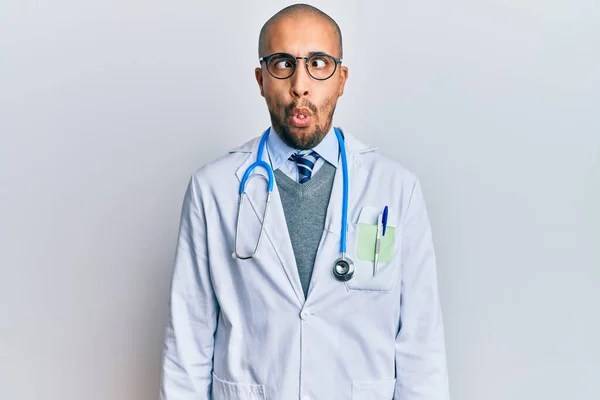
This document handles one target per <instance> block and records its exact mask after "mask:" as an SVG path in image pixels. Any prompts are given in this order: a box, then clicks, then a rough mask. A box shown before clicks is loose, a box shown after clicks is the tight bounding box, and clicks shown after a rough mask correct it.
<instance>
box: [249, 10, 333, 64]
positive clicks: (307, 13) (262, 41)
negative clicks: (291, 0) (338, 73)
mask: <svg viewBox="0 0 600 400" xmlns="http://www.w3.org/2000/svg"><path fill="white" fill-rule="evenodd" d="M302 17H310V18H317V19H321V20H323V21H325V22H327V23H328V24H329V25H330V26H331V29H332V30H333V33H334V35H335V36H336V38H337V42H338V45H339V54H337V55H336V56H337V57H339V58H343V53H342V33H341V31H340V27H339V26H338V24H337V22H335V21H334V20H333V18H331V17H330V16H329V15H327V14H325V13H324V12H323V11H321V10H319V9H318V8H316V7H313V6H311V5H308V4H293V5H291V6H288V7H286V8H284V9H282V10H281V11H279V12H278V13H277V14H275V15H273V16H272V17H271V18H269V20H268V21H267V22H265V24H264V25H263V27H262V29H261V30H260V35H259V37H258V56H259V57H263V56H266V55H268V54H267V52H268V51H269V37H268V36H269V30H270V28H271V27H272V26H273V25H275V24H276V23H277V22H280V21H282V20H284V19H286V18H302Z"/></svg>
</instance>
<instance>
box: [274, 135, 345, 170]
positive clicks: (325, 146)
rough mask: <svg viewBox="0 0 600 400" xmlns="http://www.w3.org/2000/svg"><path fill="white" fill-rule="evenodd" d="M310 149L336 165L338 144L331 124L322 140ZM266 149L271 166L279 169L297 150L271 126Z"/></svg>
mask: <svg viewBox="0 0 600 400" xmlns="http://www.w3.org/2000/svg"><path fill="white" fill-rule="evenodd" d="M311 150H313V151H316V152H317V153H318V154H319V156H320V157H322V158H323V159H324V160H325V161H327V162H328V163H330V164H331V165H333V166H334V167H336V166H337V165H338V156H339V145H338V140H337V137H336V135H335V132H334V131H333V125H332V126H331V129H329V132H327V134H326V135H325V137H324V138H323V140H321V142H320V143H319V144H318V145H316V146H315V147H314V148H312V149H311ZM267 151H268V153H269V157H270V159H271V168H273V170H276V169H279V168H280V167H281V166H282V165H283V164H284V163H285V162H286V161H287V160H288V159H289V158H290V156H291V155H292V154H295V153H297V152H298V149H294V148H293V147H290V146H288V145H287V144H286V143H285V142H284V141H283V139H281V137H280V136H279V134H278V133H277V131H275V129H274V128H273V127H271V132H270V134H269V139H268V140H267Z"/></svg>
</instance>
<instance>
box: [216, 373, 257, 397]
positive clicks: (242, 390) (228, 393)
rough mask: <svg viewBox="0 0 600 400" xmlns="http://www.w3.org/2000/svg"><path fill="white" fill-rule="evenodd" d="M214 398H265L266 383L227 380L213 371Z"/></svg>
mask: <svg viewBox="0 0 600 400" xmlns="http://www.w3.org/2000/svg"><path fill="white" fill-rule="evenodd" d="M212 398H213V400H264V399H266V397H265V387H264V385H255V384H243V383H233V382H226V381H223V380H221V379H219V377H217V376H216V375H215V374H214V373H213V382H212Z"/></svg>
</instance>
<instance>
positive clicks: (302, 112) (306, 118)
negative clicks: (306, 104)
mask: <svg viewBox="0 0 600 400" xmlns="http://www.w3.org/2000/svg"><path fill="white" fill-rule="evenodd" d="M311 120H312V112H311V111H310V110H309V109H308V108H294V110H292V114H291V115H290V123H291V124H292V125H293V126H295V127H297V128H305V127H307V126H309V125H310V121H311Z"/></svg>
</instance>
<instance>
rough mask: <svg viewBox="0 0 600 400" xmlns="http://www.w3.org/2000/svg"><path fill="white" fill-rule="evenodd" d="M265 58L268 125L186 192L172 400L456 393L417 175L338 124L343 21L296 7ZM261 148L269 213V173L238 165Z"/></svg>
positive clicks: (422, 399)
mask: <svg viewBox="0 0 600 400" xmlns="http://www.w3.org/2000/svg"><path fill="white" fill-rule="evenodd" d="M259 58H260V66H259V67H258V68H257V69H256V71H255V74H256V80H257V82H258V86H259V88H260V93H261V95H262V96H264V98H265V100H266V103H267V106H268V110H269V113H270V115H271V123H272V124H271V127H270V129H269V130H267V131H266V132H265V134H264V135H261V136H260V137H256V138H254V139H252V140H250V141H249V142H247V143H246V144H244V145H242V146H240V147H238V148H236V149H234V150H232V151H231V152H230V153H229V154H227V155H224V156H223V157H221V158H219V159H218V160H215V161H213V162H211V163H209V164H207V165H205V166H204V167H202V168H200V169H199V170H197V171H196V172H195V173H194V174H193V176H192V178H191V181H190V183H189V186H188V189H187V192H186V195H185V199H184V203H183V209H182V217H181V225H180V232H179V240H178V245H177V252H176V257H175V266H174V272H173V280H172V288H171V291H172V292H171V301H170V316H169V321H168V325H167V330H166V339H165V340H166V343H165V349H164V361H163V374H162V385H161V395H162V399H164V400H183V399H214V400H221V399H226V400H233V399H240V400H241V399H244V400H255V399H276V400H288V399H303V400H309V399H317V400H335V399H347V400H350V399H353V400H360V399H365V400H366V399H392V398H393V399H396V400H445V399H448V398H449V396H448V383H447V372H446V356H445V345H444V333H443V324H442V315H441V309H440V304H439V298H438V290H437V278H436V264H435V255H434V250H433V244H432V237H431V231H430V226H429V221H428V217H427V211H426V207H425V202H424V199H423V196H422V192H421V187H420V185H419V181H418V180H417V178H416V177H415V176H414V175H413V174H412V173H411V172H409V171H408V170H407V169H406V168H404V167H403V166H402V165H400V164H399V163H397V162H395V161H393V160H391V159H389V158H387V157H385V156H383V155H382V154H380V153H378V152H377V151H376V150H375V148H374V147H370V146H367V145H365V144H362V143H361V142H360V141H358V140H357V139H356V138H354V137H353V136H352V135H350V134H349V133H348V132H345V131H341V130H337V129H334V127H333V126H332V118H333V113H334V109H335V106H336V103H337V99H338V97H339V96H341V95H342V94H343V91H344V85H345V82H346V79H347V77H348V69H347V68H346V67H345V66H343V65H342V62H341V58H342V39H341V34H340V30H339V27H338V25H337V24H336V23H335V21H333V20H332V19H331V18H330V17H329V16H327V15H326V14H324V13H323V12H321V11H320V10H318V9H316V8H314V7H311V6H308V5H294V6H290V7H287V8H285V9H283V10H281V11H280V12H279V13H277V14H276V15H275V16H273V17H272V18H271V19H270V20H269V21H267V23H266V24H265V26H264V27H263V29H262V30H261V33H260V37H259ZM263 137H264V138H265V140H266V143H265V144H264V147H263V146H261V143H260V141H261V139H262V138H263ZM263 150H264V152H263ZM259 153H260V154H259ZM258 157H260V159H261V160H262V161H264V162H265V163H266V164H267V165H268V166H271V167H272V170H273V171H274V172H273V177H272V179H273V181H272V183H273V188H272V194H271V197H270V203H269V207H268V208H265V204H266V201H267V194H266V193H267V189H268V187H267V184H266V182H265V181H263V180H262V179H260V178H259V179H251V180H246V179H245V175H244V174H245V173H246V171H247V170H248V168H249V167H251V165H252V164H253V163H254V162H255V161H256V160H257V158H258ZM345 169H347V171H345ZM345 172H346V173H347V180H346V179H344V173H345ZM250 174H251V176H255V177H260V176H262V177H265V178H266V179H268V176H269V174H268V171H267V168H265V167H264V166H259V167H256V168H253V169H252V168H251V169H250ZM242 183H243V184H244V186H243V188H242V191H244V192H245V193H246V195H245V196H244V198H243V203H242V207H241V212H239V213H238V210H240V209H239V208H238V199H239V196H238V191H239V189H240V185H241V184H242ZM345 190H348V194H347V203H344V200H345V199H346V196H345V195H344V191H345ZM344 204H345V205H344ZM344 210H346V212H347V217H346V218H345V215H346V213H345V212H344ZM382 214H386V219H387V221H386V222H385V226H386V231H385V234H383V225H384V222H383V217H382ZM263 222H264V225H263V224H262V223H263ZM344 222H345V224H344ZM263 226H264V232H263V231H262V229H263ZM259 238H260V239H259ZM257 242H258V246H257ZM344 242H345V244H346V246H345V247H346V249H345V254H344V255H341V252H342V251H344V249H343V247H344V246H343V245H341V244H342V243H344ZM232 254H233V257H232ZM340 258H341V259H342V260H343V261H342V262H341V263H340V264H338V265H337V267H336V268H334V264H335V263H336V260H339V259H340ZM348 278H350V279H348Z"/></svg>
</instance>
